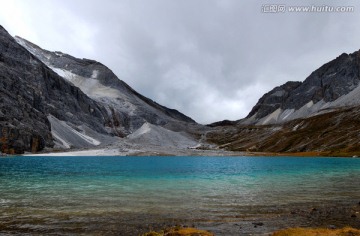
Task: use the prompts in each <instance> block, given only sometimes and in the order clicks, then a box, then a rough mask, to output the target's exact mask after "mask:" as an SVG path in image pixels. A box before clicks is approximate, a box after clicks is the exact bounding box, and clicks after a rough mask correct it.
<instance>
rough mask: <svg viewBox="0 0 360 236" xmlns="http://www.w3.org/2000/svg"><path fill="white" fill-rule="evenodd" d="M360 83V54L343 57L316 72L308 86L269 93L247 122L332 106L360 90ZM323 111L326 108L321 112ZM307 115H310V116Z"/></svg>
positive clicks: (287, 86) (290, 84)
mask: <svg viewBox="0 0 360 236" xmlns="http://www.w3.org/2000/svg"><path fill="white" fill-rule="evenodd" d="M359 81H360V51H357V52H354V53H352V54H346V53H343V54H341V55H340V56H338V57H337V58H336V59H334V60H332V61H330V62H328V63H326V64H324V65H323V66H321V67H320V68H319V69H317V70H315V71H314V72H312V73H311V74H310V75H309V76H308V77H307V78H306V79H305V80H304V82H302V83H301V82H288V83H285V84H284V85H282V86H279V87H276V88H274V89H273V90H271V91H270V92H268V93H266V94H265V95H264V96H263V97H261V98H260V100H259V101H258V103H257V104H256V105H255V107H254V108H253V109H252V110H251V112H250V113H249V115H248V116H247V118H250V117H252V116H254V115H255V122H256V120H259V119H261V118H263V117H265V116H267V115H269V114H271V113H273V112H274V111H276V110H277V109H279V108H280V109H281V111H284V110H293V111H297V110H299V109H300V108H302V107H304V106H305V105H309V109H310V107H311V106H312V105H311V104H317V103H318V102H322V103H324V104H326V103H330V102H333V101H335V100H337V99H339V98H340V97H341V96H343V95H347V94H349V93H350V92H351V91H353V90H354V89H355V88H357V87H358V85H359ZM321 107H323V106H319V108H318V109H321ZM316 111H318V110H316V109H315V110H311V113H313V112H316ZM309 112H310V111H309ZM305 113H306V114H307V115H309V113H308V112H305ZM305 113H304V114H305ZM290 117H291V116H290ZM296 117H297V118H298V117H299V114H298V115H297V116H296ZM300 117H301V115H300ZM285 120H286V119H285Z"/></svg>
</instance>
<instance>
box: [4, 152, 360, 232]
mask: <svg viewBox="0 0 360 236" xmlns="http://www.w3.org/2000/svg"><path fill="white" fill-rule="evenodd" d="M359 183H360V159H354V158H295V157H11V158H0V234H1V233H22V234H24V233H29V234H37V233H39V234H50V233H54V234H69V235H70V234H71V235H73V234H92V233H93V234H101V235H105V234H107V235H121V234H124V235H138V234H139V233H140V232H142V230H144V228H146V227H149V228H150V227H152V226H151V225H156V224H171V223H174V224H176V223H178V222H190V223H191V222H194V223H196V224H199V225H201V224H203V225H205V224H208V225H211V228H212V229H213V230H215V231H216V230H217V225H219V227H218V228H219V229H218V234H217V235H221V232H226V230H225V229H220V228H221V227H230V226H229V225H227V226H221V223H222V222H223V221H224V222H229V221H231V220H230V219H239V218H240V219H241V218H243V219H246V218H247V217H255V218H256V215H257V214H265V213H266V212H270V211H273V210H272V209H273V208H274V207H275V206H276V209H277V210H276V211H279V210H278V209H287V208H288V207H289V206H294V205H297V204H298V205H299V204H300V205H301V204H307V203H316V202H336V201H347V200H349V201H351V200H354V199H359V197H360V184H359ZM221 230H225V231H221ZM130 232H131V233H130ZM229 232H231V231H229ZM224 235H226V234H225V233H224Z"/></svg>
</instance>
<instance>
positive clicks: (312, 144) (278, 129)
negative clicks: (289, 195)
mask: <svg viewBox="0 0 360 236" xmlns="http://www.w3.org/2000/svg"><path fill="white" fill-rule="evenodd" d="M359 81H360V51H357V52H354V53H352V54H345V53H344V54H342V55H340V56H339V57H338V58H336V59H335V60H333V61H331V62H329V63H326V64H325V65H323V66H322V67H320V68H319V69H317V70H315V71H314V72H313V73H311V75H310V76H309V77H308V78H306V79H305V81H304V82H287V83H285V84H284V85H281V86H279V87H276V88H274V89H273V90H271V91H270V92H268V93H266V94H265V95H264V96H263V97H261V98H260V100H259V102H258V103H257V104H256V105H255V106H254V108H253V109H252V110H251V112H250V113H249V115H248V116H247V117H246V118H245V119H242V120H239V121H236V122H229V121H227V122H218V123H214V124H212V125H210V126H212V127H215V128H214V129H213V130H212V131H211V132H208V133H207V136H206V140H207V141H209V142H212V143H214V144H217V145H219V147H220V148H224V149H227V150H231V151H250V152H279V153H284V152H285V153H286V152H291V153H293V152H302V153H303V152H317V153H321V154H322V155H352V154H354V155H359V154H360V144H359V142H358V139H359V133H360V123H359V122H358V120H359V117H360V86H359Z"/></svg>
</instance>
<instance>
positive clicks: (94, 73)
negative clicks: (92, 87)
mask: <svg viewBox="0 0 360 236" xmlns="http://www.w3.org/2000/svg"><path fill="white" fill-rule="evenodd" d="M98 75H99V71H98V70H93V73H92V75H91V78H92V79H96V78H97V77H98Z"/></svg>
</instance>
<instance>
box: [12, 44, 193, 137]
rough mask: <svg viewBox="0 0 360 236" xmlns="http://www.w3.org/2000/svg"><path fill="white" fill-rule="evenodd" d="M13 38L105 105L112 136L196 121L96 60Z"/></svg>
mask: <svg viewBox="0 0 360 236" xmlns="http://www.w3.org/2000/svg"><path fill="white" fill-rule="evenodd" d="M16 40H17V41H18V42H19V43H20V44H21V45H23V46H24V47H25V48H27V50H28V51H30V52H31V53H32V54H33V55H35V56H36V57H37V58H38V59H40V60H41V61H42V62H44V63H45V64H46V65H48V66H49V67H50V68H52V69H53V70H54V71H55V72H57V73H58V74H59V75H61V76H62V77H64V78H65V79H67V80H68V81H70V82H71V83H72V84H74V85H75V86H77V87H79V88H80V89H81V90H82V91H83V92H85V93H86V94H87V95H88V96H89V97H91V98H92V99H93V100H95V101H96V102H97V103H98V104H100V105H101V106H102V107H104V108H105V109H106V111H107V118H108V119H107V120H106V121H105V125H106V129H107V130H108V132H109V133H111V134H113V135H116V136H119V137H125V136H126V135H128V134H130V133H132V132H134V131H135V130H137V129H138V128H140V127H141V126H142V125H143V124H144V123H146V122H148V123H151V124H154V125H160V126H167V127H168V128H169V127H172V126H176V125H174V124H175V123H176V124H177V123H179V122H180V123H181V122H182V123H185V124H186V123H193V124H194V123H195V121H193V120H192V119H191V118H189V117H187V116H185V115H183V114H181V113H180V112H178V111H177V110H174V109H169V108H167V107H164V106H161V105H159V104H157V103H156V102H154V101H152V100H150V99H148V98H146V97H144V96H142V95H141V94H139V93H137V92H136V91H135V90H134V89H132V88H131V87H130V86H129V85H127V84H126V83H125V82H123V81H121V80H120V79H119V78H118V77H117V76H116V75H115V74H114V73H113V72H112V71H111V70H110V69H109V68H107V67H106V66H104V65H103V64H101V63H99V62H97V61H93V60H88V59H79V58H75V57H73V56H70V55H68V54H64V53H61V52H50V51H47V50H44V49H42V48H40V47H38V46H37V45H35V44H33V43H31V42H29V41H27V40H25V39H22V38H20V37H16Z"/></svg>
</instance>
